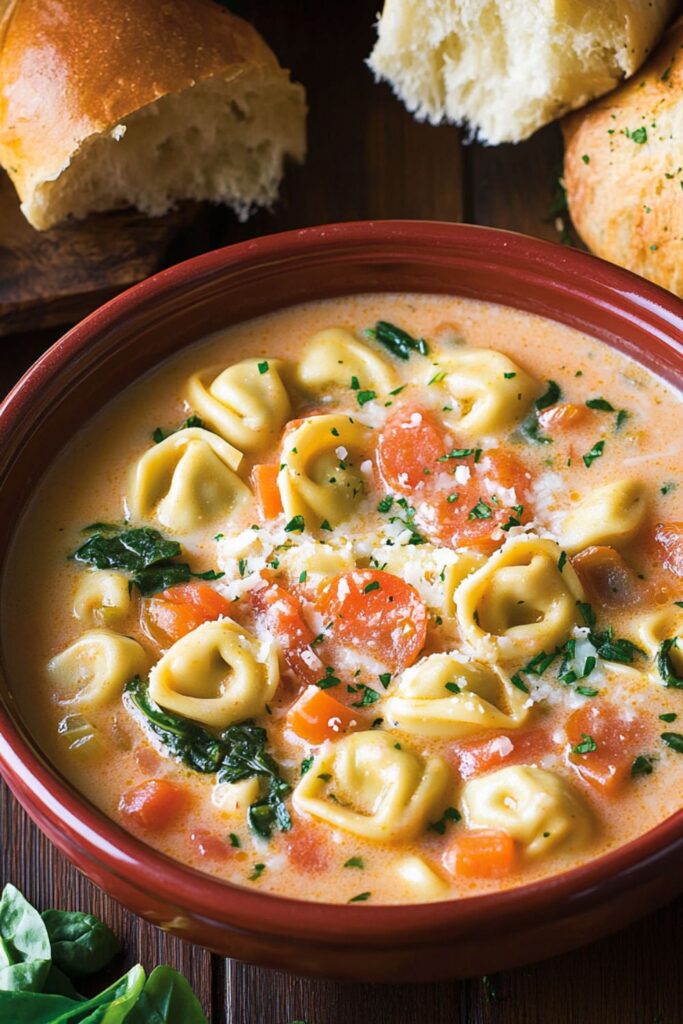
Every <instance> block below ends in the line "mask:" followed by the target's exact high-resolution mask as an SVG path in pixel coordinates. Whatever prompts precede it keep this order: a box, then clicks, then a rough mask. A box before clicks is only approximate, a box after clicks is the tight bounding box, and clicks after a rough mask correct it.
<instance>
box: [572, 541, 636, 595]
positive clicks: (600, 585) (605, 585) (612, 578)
mask: <svg viewBox="0 0 683 1024" xmlns="http://www.w3.org/2000/svg"><path fill="white" fill-rule="evenodd" d="M572 565H573V566H574V568H575V569H576V571H577V573H578V574H579V577H580V579H581V582H582V583H583V585H584V587H585V588H586V590H587V591H588V592H589V595H590V597H591V598H593V600H595V601H599V602H600V604H602V605H604V606H605V607H606V608H624V607H628V606H629V605H631V606H632V605H634V604H638V603H639V602H640V601H641V600H642V599H643V598H644V597H645V594H646V588H645V587H644V585H643V582H642V580H639V579H638V577H637V575H636V574H635V572H634V571H633V569H632V568H631V567H630V566H629V565H628V564H627V563H626V562H625V561H624V559H623V558H622V557H621V555H620V554H619V552H618V551H615V550H614V548H612V547H609V546H607V545H599V546H595V545H594V546H592V547H589V548H585V549H584V550H583V551H580V552H579V554H578V555H574V557H573V558H572Z"/></svg>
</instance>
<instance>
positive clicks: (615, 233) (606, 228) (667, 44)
mask: <svg viewBox="0 0 683 1024" xmlns="http://www.w3.org/2000/svg"><path fill="white" fill-rule="evenodd" d="M564 135H565V163H564V180H565V185H566V188H567V198H568V201H569V211H570V213H571V217H572V220H573V222H574V225H575V227H576V230H577V231H578V232H579V234H580V235H581V237H582V238H583V240H584V241H585V243H586V244H587V245H588V246H589V248H590V249H592V250H593V252H594V253H597V255H598V256H603V257H604V258H605V259H608V260H611V261H612V262H613V263H618V264H619V265H620V266H622V267H628V269H629V270H634V271H636V273H638V274H642V275H643V277H647V278H649V279H650V280H651V281H655V282H656V283H657V284H661V285H663V286H664V287H665V288H669V289H670V290H671V291H672V292H675V293H676V294H677V295H680V296H681V297H683V18H682V19H681V20H679V21H678V22H677V23H676V25H674V26H673V28H672V29H671V30H670V31H669V32H668V33H667V34H666V36H665V37H664V39H663V41H662V44H661V46H660V47H659V48H658V50H657V52H656V53H655V54H654V56H653V57H652V59H651V60H650V61H649V62H648V64H647V65H646V66H645V67H644V68H643V69H642V71H641V72H640V74H639V75H637V76H636V77H635V78H634V79H633V81H632V82H629V83H628V84H626V85H622V86H621V88H619V89H617V91H616V92H614V93H612V94H611V95H610V96H608V97H606V98H605V99H603V100H600V101H599V102H598V103H595V104H594V105H593V106H592V107H589V108H588V109H587V110H586V111H582V112H581V113H580V114H572V115H571V117H569V118H567V120H566V121H565V124H564Z"/></svg>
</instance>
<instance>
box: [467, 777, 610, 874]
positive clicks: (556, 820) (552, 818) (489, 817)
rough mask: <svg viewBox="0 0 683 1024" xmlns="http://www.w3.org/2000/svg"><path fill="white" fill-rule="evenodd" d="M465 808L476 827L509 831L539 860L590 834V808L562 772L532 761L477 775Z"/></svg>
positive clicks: (578, 841) (468, 788) (469, 783)
mask: <svg viewBox="0 0 683 1024" xmlns="http://www.w3.org/2000/svg"><path fill="white" fill-rule="evenodd" d="M461 806H462V809H463V813H464V817H465V822H466V824H467V826H468V828H471V829H494V830H496V831H502V832H506V833H507V834H508V835H510V836H512V838H513V839H515V840H516V841H517V842H518V843H520V844H521V846H522V847H523V848H524V851H525V853H526V856H527V857H530V858H535V857H539V856H541V855H542V854H545V853H547V852H548V851H549V850H552V849H554V848H556V847H558V846H561V845H565V844H566V845H571V846H573V847H576V846H579V845H580V844H581V843H583V842H585V840H586V839H587V838H588V836H589V833H590V830H591V820H590V816H589V812H588V809H587V808H586V806H585V805H584V803H583V802H582V800H581V799H580V797H579V796H578V794H577V793H576V791H575V790H574V789H573V788H572V786H571V785H570V784H569V783H568V782H566V781H565V779H563V778H562V777H561V776H560V775H557V774H556V773H555V772H550V771H546V770H545V769H543V768H536V767H533V766H531V765H514V766H511V767H509V768H501V769H499V770H498V771H496V772H491V773H490V774H488V775H482V776H480V777H479V778H476V779H471V780H470V781H469V782H467V783H466V784H465V786H464V788H463V791H462V797H461Z"/></svg>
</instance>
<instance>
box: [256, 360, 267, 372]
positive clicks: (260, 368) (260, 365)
mask: <svg viewBox="0 0 683 1024" xmlns="http://www.w3.org/2000/svg"><path fill="white" fill-rule="evenodd" d="M257 365H258V372H259V373H268V360H267V359H264V360H263V362H262V363H258V364H257Z"/></svg>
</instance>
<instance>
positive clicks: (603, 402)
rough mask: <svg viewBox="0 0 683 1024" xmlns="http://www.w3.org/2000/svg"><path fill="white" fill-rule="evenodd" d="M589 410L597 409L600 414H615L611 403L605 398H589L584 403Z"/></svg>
mask: <svg viewBox="0 0 683 1024" xmlns="http://www.w3.org/2000/svg"><path fill="white" fill-rule="evenodd" d="M586 405H587V406H588V408H589V409H599V410H600V412H616V409H615V408H614V406H613V405H612V403H611V402H608V401H607V399H606V398H589V399H588V401H587V402H586Z"/></svg>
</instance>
